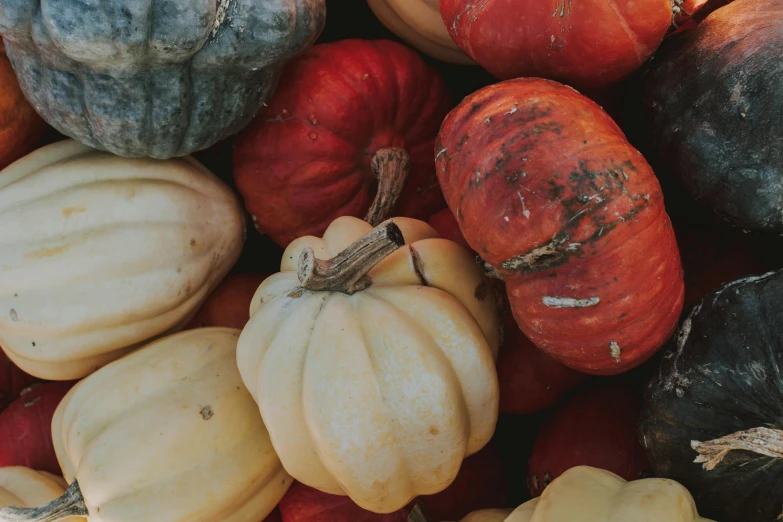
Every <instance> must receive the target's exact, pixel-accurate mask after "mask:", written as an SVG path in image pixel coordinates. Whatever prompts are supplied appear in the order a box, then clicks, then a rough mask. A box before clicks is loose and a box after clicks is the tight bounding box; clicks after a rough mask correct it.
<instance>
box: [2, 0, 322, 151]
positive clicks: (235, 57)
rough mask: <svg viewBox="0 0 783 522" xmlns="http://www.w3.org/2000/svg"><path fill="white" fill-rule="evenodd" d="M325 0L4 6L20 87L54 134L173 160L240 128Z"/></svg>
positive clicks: (31, 1) (31, 0) (300, 44)
mask: <svg viewBox="0 0 783 522" xmlns="http://www.w3.org/2000/svg"><path fill="white" fill-rule="evenodd" d="M325 11H326V8H325V6H324V2H323V0H265V1H263V2H258V1H255V0H151V1H147V2H121V1H118V2H113V1H108V0H101V1H98V0H84V1H76V2H75V1H72V0H0V33H1V34H2V35H3V36H4V37H5V41H6V48H7V51H8V56H9V58H10V59H11V62H12V63H13V65H14V69H15V70H16V73H17V75H18V77H19V82H20V84H21V87H22V90H23V91H24V93H25V95H26V96H27V98H28V99H29V100H30V101H31V102H32V104H33V106H34V107H35V109H36V110H37V111H38V112H39V113H40V114H41V115H42V116H43V117H44V119H45V120H46V121H48V122H49V123H50V124H51V125H52V126H53V127H55V128H56V129H57V130H59V131H60V132H62V133H63V134H66V135H68V136H71V137H73V138H75V139H77V140H78V141H80V142H82V143H84V144H86V145H90V146H92V147H95V148H98V149H102V150H106V151H109V152H112V153H114V154H118V155H121V156H151V157H154V158H168V157H172V156H184V155H186V154H189V153H191V152H193V151H196V150H200V149H204V148H206V147H208V146H210V145H212V144H214V143H216V142H217V141H219V140H221V139H223V138H225V137H227V136H229V135H231V134H233V133H235V132H237V131H238V130H239V129H241V128H242V127H243V126H244V125H246V124H247V122H248V121H250V119H251V118H252V117H253V115H254V114H255V113H256V111H257V110H258V109H259V108H260V107H261V104H262V103H263V102H264V100H265V99H266V98H267V97H268V96H269V95H270V94H271V93H272V92H273V90H274V88H275V85H276V83H277V80H278V76H279V73H280V68H281V67H282V65H283V64H284V63H285V62H286V61H287V60H288V59H289V58H291V57H292V56H293V55H295V54H297V53H298V52H299V51H301V50H303V49H304V48H306V47H308V46H309V45H310V44H311V43H312V42H313V41H314V40H315V38H316V37H317V36H318V34H320V32H321V29H322V28H323V24H324V22H325Z"/></svg>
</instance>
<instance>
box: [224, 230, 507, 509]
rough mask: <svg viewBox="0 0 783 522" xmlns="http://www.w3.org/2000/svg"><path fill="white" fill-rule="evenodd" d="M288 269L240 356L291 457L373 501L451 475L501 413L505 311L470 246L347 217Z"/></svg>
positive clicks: (302, 474) (318, 483)
mask: <svg viewBox="0 0 783 522" xmlns="http://www.w3.org/2000/svg"><path fill="white" fill-rule="evenodd" d="M400 231H401V232H400ZM403 236H404V238H403ZM354 242H355V243H354ZM403 242H405V243H407V245H406V246H401V245H402V244H403ZM316 258H317V259H318V260H319V261H316ZM330 258H331V260H330ZM323 260H330V261H326V262H325V261H323ZM379 261H380V262H379ZM376 263H377V264H376ZM373 267H374V268H373ZM281 270H282V271H281V272H280V273H278V274H275V275H273V276H271V277H270V278H268V279H267V280H266V281H264V283H263V284H262V285H261V286H260V287H259V288H258V291H257V292H256V295H255V296H254V298H253V302H252V305H251V309H250V313H251V319H250V322H249V323H248V324H247V325H246V327H245V328H244V330H243V331H242V336H241V337H240V340H239V346H238V348H237V362H238V365H239V369H240V372H241V374H242V379H243V380H244V382H245V384H246V385H247V387H248V389H249V390H250V392H251V394H252V395H253V397H254V398H255V399H256V401H257V402H258V405H259V408H260V410H261V414H262V416H263V418H264V421H265V422H266V424H267V427H268V428H269V433H270V435H271V438H272V444H273V445H274V447H275V449H276V450H277V453H278V455H280V458H281V460H282V462H283V465H284V466H285V468H286V469H287V470H288V472H289V473H290V474H291V475H292V476H293V477H294V478H295V479H297V480H299V481H301V482H303V483H305V484H307V485H309V486H311V487H314V488H317V489H320V490H322V491H325V492H327V493H332V494H341V495H349V496H350V497H351V498H352V499H353V500H354V501H355V502H356V503H357V504H359V505H360V506H361V507H363V508H365V509H368V510H371V511H374V512H377V513H388V512H392V511H395V510H397V509H399V508H401V507H403V506H404V505H405V504H407V503H408V502H409V501H410V500H411V499H412V498H413V497H415V496H417V495H423V494H433V493H436V492H439V491H442V490H443V489H445V488H446V487H447V486H448V485H449V484H450V483H451V482H452V481H453V480H454V477H455V475H456V474H457V471H458V470H459V467H460V465H461V463H462V460H463V459H464V458H465V457H466V456H468V455H470V454H472V453H475V452H477V451H478V450H479V449H481V448H482V447H483V446H484V445H485V444H486V443H487V442H488V441H489V439H490V437H491V436H492V433H493V431H494V429H495V424H496V421H497V414H498V382H497V375H496V372H495V365H494V357H495V356H496V354H497V347H498V338H499V325H498V319H497V312H496V309H495V301H494V299H493V296H492V292H491V289H490V287H489V284H488V281H487V280H486V278H485V277H484V275H483V274H482V273H481V271H480V270H479V268H478V267H477V266H476V263H475V260H474V258H473V256H472V255H471V254H469V253H468V252H467V250H465V249H464V248H462V247H461V246H459V245H457V244H455V243H452V242H451V241H448V240H445V239H441V238H438V237H437V233H436V232H435V230H434V229H432V228H431V227H430V226H429V225H427V224H426V223H424V222H421V221H416V220H413V219H407V218H395V219H394V220H393V221H388V222H385V223H383V224H381V225H380V226H379V227H377V228H376V229H374V230H373V229H371V227H370V225H368V224H367V223H365V222H364V221H361V220H359V219H356V218H352V217H342V218H339V219H337V220H335V221H334V222H333V223H332V224H331V225H330V226H329V228H328V229H327V230H326V232H325V233H324V237H323V239H320V238H315V237H303V238H299V239H297V240H295V241H293V242H292V243H291V244H290V245H289V246H288V248H287V249H286V251H285V253H284V254H283V261H282V263H281ZM297 270H299V275H298V274H297ZM368 271H369V275H364V274H367V273H368ZM300 276H301V278H302V279H301V282H300Z"/></svg>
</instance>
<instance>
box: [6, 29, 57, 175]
mask: <svg viewBox="0 0 783 522" xmlns="http://www.w3.org/2000/svg"><path fill="white" fill-rule="evenodd" d="M45 128H46V124H45V123H44V121H43V120H42V119H41V117H40V116H38V114H37V113H36V112H35V109H33V108H32V106H31V105H30V104H29V103H28V101H27V100H26V99H25V97H24V95H23V94H22V91H21V89H19V83H18V82H17V81H16V76H15V75H14V70H13V68H12V67H11V62H9V61H8V57H7V56H6V55H5V48H4V47H3V43H2V40H0V169H2V168H5V166H6V165H8V164H9V163H11V162H13V161H15V160H16V159H18V158H20V157H21V156H23V155H25V154H27V153H28V152H30V149H31V148H33V146H34V145H35V142H36V141H37V140H38V138H40V137H41V134H42V133H43V131H44V129H45Z"/></svg>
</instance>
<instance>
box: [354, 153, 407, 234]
mask: <svg viewBox="0 0 783 522" xmlns="http://www.w3.org/2000/svg"><path fill="white" fill-rule="evenodd" d="M370 168H371V169H372V173H373V176H375V178H376V179H377V180H378V193H377V194H376V195H375V201H373V202H372V205H371V206H370V210H368V211H367V216H366V217H365V218H364V220H365V221H366V222H368V223H369V224H371V225H372V226H374V227H377V226H378V225H379V224H381V223H382V222H383V221H384V220H385V219H386V218H388V217H389V214H390V213H391V211H392V209H393V208H394V205H396V204H397V200H398V199H400V194H402V187H403V186H404V185H405V180H406V179H407V178H408V173H409V172H410V170H411V158H410V156H408V153H407V152H406V151H405V149H401V148H399V147H390V148H387V149H379V150H378V152H376V153H375V156H373V157H372V161H371V162H370Z"/></svg>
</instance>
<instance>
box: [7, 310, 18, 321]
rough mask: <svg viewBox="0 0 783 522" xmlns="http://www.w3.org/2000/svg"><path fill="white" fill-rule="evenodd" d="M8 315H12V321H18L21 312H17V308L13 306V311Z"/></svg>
mask: <svg viewBox="0 0 783 522" xmlns="http://www.w3.org/2000/svg"><path fill="white" fill-rule="evenodd" d="M8 315H9V316H10V317H11V320H12V321H18V320H19V314H17V313H16V310H14V309H13V308H11V311H10V312H9V313H8Z"/></svg>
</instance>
